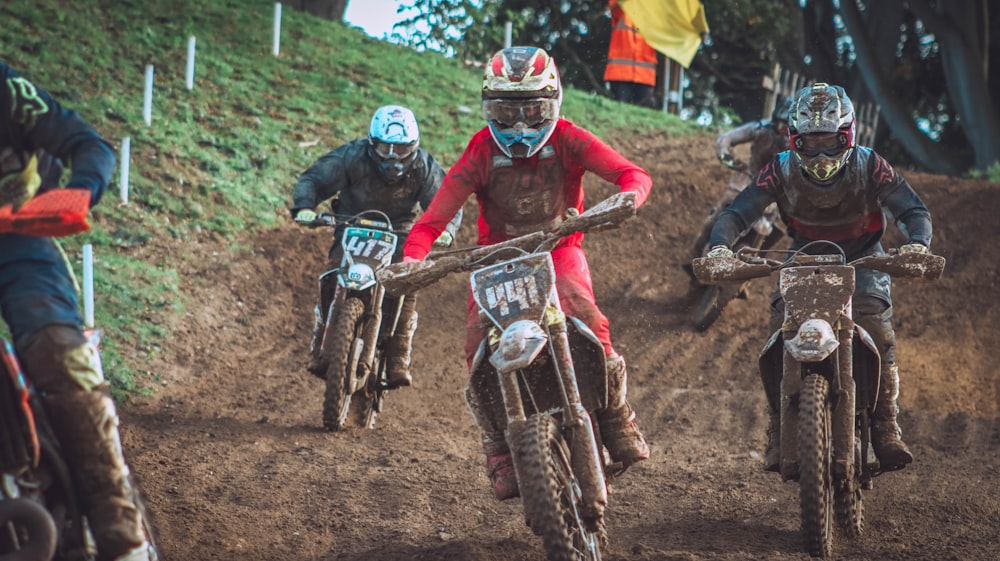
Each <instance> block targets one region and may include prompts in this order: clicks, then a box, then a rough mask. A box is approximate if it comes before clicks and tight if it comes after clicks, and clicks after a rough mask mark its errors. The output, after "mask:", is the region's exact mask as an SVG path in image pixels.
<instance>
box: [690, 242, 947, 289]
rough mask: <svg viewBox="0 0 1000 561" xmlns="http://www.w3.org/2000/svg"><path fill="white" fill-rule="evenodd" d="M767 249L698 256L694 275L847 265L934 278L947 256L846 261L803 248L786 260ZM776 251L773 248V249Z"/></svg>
mask: <svg viewBox="0 0 1000 561" xmlns="http://www.w3.org/2000/svg"><path fill="white" fill-rule="evenodd" d="M765 253H768V251H765V250H756V249H751V248H743V249H741V250H740V251H739V252H737V253H736V254H735V256H734V257H733V258H715V259H712V258H708V257H698V258H696V259H694V260H693V261H692V269H693V271H694V275H695V277H696V278H697V279H698V281H699V282H701V283H702V284H708V285H722V284H740V283H743V282H744V281H747V280H750V279H754V278H759V277H766V276H769V275H770V274H771V273H773V272H774V271H778V270H781V269H787V268H790V267H824V266H831V265H845V264H846V265H848V266H851V267H859V268H864V269H872V270H876V271H882V272H884V273H888V274H889V276H890V277H892V278H893V279H908V280H915V281H933V280H937V279H939V278H941V275H942V274H943V273H944V265H945V258H944V257H941V256H940V255H932V254H930V253H898V252H897V251H896V250H895V249H893V250H890V252H889V253H883V254H877V255H866V256H864V257H859V258H858V259H855V260H853V261H851V262H849V263H845V259H844V255H843V253H839V254H820V255H810V254H806V253H802V252H801V251H789V252H786V251H781V252H779V253H790V256H789V258H788V259H786V260H785V261H778V260H775V259H770V258H766V257H764V254H765ZM771 253H773V251H771Z"/></svg>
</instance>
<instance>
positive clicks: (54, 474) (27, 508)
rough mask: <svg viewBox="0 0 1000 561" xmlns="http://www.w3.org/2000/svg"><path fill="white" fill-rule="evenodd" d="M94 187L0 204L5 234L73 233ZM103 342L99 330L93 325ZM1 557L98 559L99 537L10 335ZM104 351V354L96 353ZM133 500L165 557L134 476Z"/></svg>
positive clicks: (0, 470)
mask: <svg viewBox="0 0 1000 561" xmlns="http://www.w3.org/2000/svg"><path fill="white" fill-rule="evenodd" d="M89 206H90V193H89V192H88V191H83V190H79V189H57V190H54V191H49V192H47V193H43V194H39V195H37V196H35V197H34V198H32V199H31V200H30V201H28V203H27V204H25V205H24V206H23V207H22V208H21V209H20V210H18V211H17V212H11V207H10V205H7V206H3V207H2V208H0V234H2V233H6V232H15V233H20V234H26V235H34V236H69V235H73V234H77V233H80V232H84V231H86V230H88V229H89V228H90V224H89V222H88V221H87V212H88V208H89ZM85 334H86V336H87V338H88V340H89V341H90V344H91V345H93V346H94V348H95V349H97V348H98V347H99V345H100V339H101V333H100V331H98V330H88V331H87V332H86V333H85ZM0 343H2V345H0V478H2V484H0V559H4V560H9V561H51V560H57V561H93V560H94V559H95V553H96V551H95V547H94V540H93V537H92V536H91V534H90V530H89V529H88V527H87V524H86V517H85V515H84V513H83V512H82V506H81V499H80V496H79V492H78V489H77V487H76V485H75V483H74V480H73V475H72V470H73V466H72V465H69V464H68V463H67V460H66V459H65V458H64V456H63V454H62V452H61V446H60V443H59V441H58V439H57V438H56V436H55V433H54V432H53V430H52V427H51V425H50V422H49V418H48V416H47V413H46V410H45V407H44V406H43V403H42V399H41V397H40V396H39V395H37V394H36V392H35V389H34V386H33V385H32V383H31V380H30V379H29V378H28V377H27V376H26V375H25V373H24V371H23V370H22V369H21V366H20V363H19V362H18V359H17V356H16V354H15V352H14V347H13V345H11V344H10V343H9V342H8V341H7V340H4V339H0ZM98 356H99V355H98ZM128 482H129V487H130V490H131V494H132V497H131V498H132V501H133V503H134V504H135V506H136V507H137V508H138V510H139V511H140V514H141V517H142V521H143V530H144V531H145V534H146V540H147V542H148V544H149V550H148V553H149V558H150V559H151V560H152V561H157V560H158V559H160V558H162V556H161V555H160V552H159V550H158V549H157V547H156V544H155V541H154V534H153V530H152V526H151V524H150V518H149V516H148V512H146V509H145V503H144V501H143V498H142V495H141V493H140V491H139V487H138V485H137V483H136V481H135V475H134V474H131V473H130V474H129V475H128Z"/></svg>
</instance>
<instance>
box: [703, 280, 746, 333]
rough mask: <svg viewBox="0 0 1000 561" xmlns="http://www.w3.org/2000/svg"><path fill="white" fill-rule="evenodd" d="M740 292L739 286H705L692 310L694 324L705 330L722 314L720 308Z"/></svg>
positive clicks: (722, 308) (723, 308) (724, 307)
mask: <svg viewBox="0 0 1000 561" xmlns="http://www.w3.org/2000/svg"><path fill="white" fill-rule="evenodd" d="M739 294H740V287H739V286H731V285H725V286H721V285H720V286H706V287H704V291H703V292H702V294H701V299H700V300H699V301H698V306H697V307H696V308H695V311H694V326H695V329H697V330H698V331H705V330H706V329H708V328H709V327H711V325H712V324H713V323H715V320H717V319H719V316H721V315H722V310H725V309H726V305H728V304H729V302H731V301H732V300H734V299H735V298H736V297H737V296H739Z"/></svg>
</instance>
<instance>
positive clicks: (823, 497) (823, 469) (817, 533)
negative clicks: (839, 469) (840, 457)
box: [799, 374, 833, 557]
mask: <svg viewBox="0 0 1000 561" xmlns="http://www.w3.org/2000/svg"><path fill="white" fill-rule="evenodd" d="M829 391H830V388H829V384H828V382H827V380H826V378H824V377H822V376H820V375H818V374H809V375H808V376H806V378H805V380H803V382H802V389H801V390H800V393H799V507H800V508H801V518H802V537H803V539H804V540H805V548H806V552H807V553H809V555H811V556H813V557H829V556H830V555H831V554H832V553H833V537H832V535H831V524H830V522H831V519H832V512H831V511H832V509H833V505H832V502H833V489H832V482H831V477H830V462H831V459H832V453H831V449H832V446H831V443H830V407H829V403H828V400H827V396H828V395H829Z"/></svg>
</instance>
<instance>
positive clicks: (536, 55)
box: [483, 47, 562, 158]
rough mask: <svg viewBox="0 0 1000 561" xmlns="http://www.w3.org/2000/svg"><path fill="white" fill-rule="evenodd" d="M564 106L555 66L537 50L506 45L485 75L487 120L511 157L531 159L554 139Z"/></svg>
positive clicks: (496, 138) (504, 151) (495, 136)
mask: <svg viewBox="0 0 1000 561" xmlns="http://www.w3.org/2000/svg"><path fill="white" fill-rule="evenodd" d="M561 104H562V84H561V83H560V80H559V71H558V70H557V69H556V63H555V61H553V60H552V57H550V56H549V54H548V53H546V52H545V51H544V50H543V49H539V48H538V47H507V48H506V49H503V50H501V51H499V52H497V53H496V54H494V55H493V57H492V58H491V59H490V61H489V63H487V65H486V72H485V73H484V75H483V118H484V119H486V122H487V124H488V125H489V129H490V134H491V135H492V136H493V140H494V141H495V142H496V144H497V146H499V147H500V150H501V151H503V153H504V154H506V155H507V156H510V157H512V158H529V157H531V156H534V155H535V154H536V153H538V151H539V150H541V148H542V146H543V145H544V144H545V142H546V141H548V139H549V137H551V136H552V132H553V131H554V130H555V124H556V121H558V120H559V108H560V106H561Z"/></svg>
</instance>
